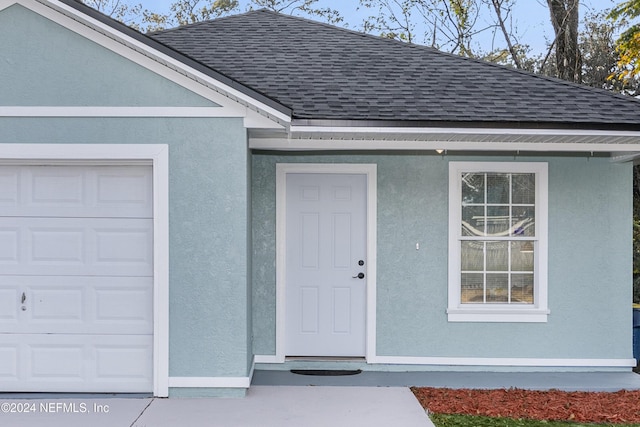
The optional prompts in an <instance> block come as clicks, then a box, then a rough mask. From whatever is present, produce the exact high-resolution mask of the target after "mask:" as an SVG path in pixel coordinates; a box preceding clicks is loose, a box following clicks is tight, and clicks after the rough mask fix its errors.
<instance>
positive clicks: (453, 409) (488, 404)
mask: <svg viewBox="0 0 640 427" xmlns="http://www.w3.org/2000/svg"><path fill="white" fill-rule="evenodd" d="M411 390H412V391H413V394H415V396H416V397H417V398H418V401H419V402H420V404H421V405H422V407H423V408H425V409H427V410H428V411H429V412H433V413H437V414H466V415H484V416H489V417H507V418H525V419H533V420H554V421H576V422H585V423H612V424H615V423H619V424H625V423H627V424H631V423H640V391H637V390H635V391H619V392H615V393H604V392H600V393H590V392H565V391H558V390H550V391H532V390H521V389H508V390H505V389H502V390H469V389H459V390H457V389H456V390H454V389H446V388H430V387H413V388H412V389H411Z"/></svg>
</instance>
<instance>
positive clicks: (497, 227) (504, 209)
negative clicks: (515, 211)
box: [487, 206, 509, 236]
mask: <svg viewBox="0 0 640 427" xmlns="http://www.w3.org/2000/svg"><path fill="white" fill-rule="evenodd" d="M508 233H509V206H489V207H487V235H488V236H507V235H508Z"/></svg>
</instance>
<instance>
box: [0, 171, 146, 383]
mask: <svg viewBox="0 0 640 427" xmlns="http://www.w3.org/2000/svg"><path fill="white" fill-rule="evenodd" d="M151 186H152V168H151V166H69V165H64V166H62V165H61V166H0V391H41V392H150V391H152V390H153V362H152V349H153V335H152V334H153V313H152V311H153V253H152V245H153V219H152V215H153V213H152V212H153V210H152V205H153V203H152V188H151Z"/></svg>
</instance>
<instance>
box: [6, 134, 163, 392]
mask: <svg viewBox="0 0 640 427" xmlns="http://www.w3.org/2000/svg"><path fill="white" fill-rule="evenodd" d="M34 162H36V163H37V164H39V165H42V164H54V165H58V164H72V165H77V164H82V165H84V164H89V165H94V164H110V165H113V164H116V165H119V164H123V165H126V164H131V163H132V162H134V163H144V164H151V166H152V169H153V178H152V179H153V190H152V191H153V394H154V396H158V397H166V396H168V395H169V267H168V266H169V148H168V146H167V145H164V144H136V145H129V144H0V164H11V165H16V164H18V165H19V164H33V163H34Z"/></svg>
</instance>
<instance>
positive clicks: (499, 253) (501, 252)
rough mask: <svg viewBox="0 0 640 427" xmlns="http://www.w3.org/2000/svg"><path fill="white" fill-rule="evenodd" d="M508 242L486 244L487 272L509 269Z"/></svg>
mask: <svg viewBox="0 0 640 427" xmlns="http://www.w3.org/2000/svg"><path fill="white" fill-rule="evenodd" d="M508 248H509V242H487V271H507V270H508V269H509V249H508Z"/></svg>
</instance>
